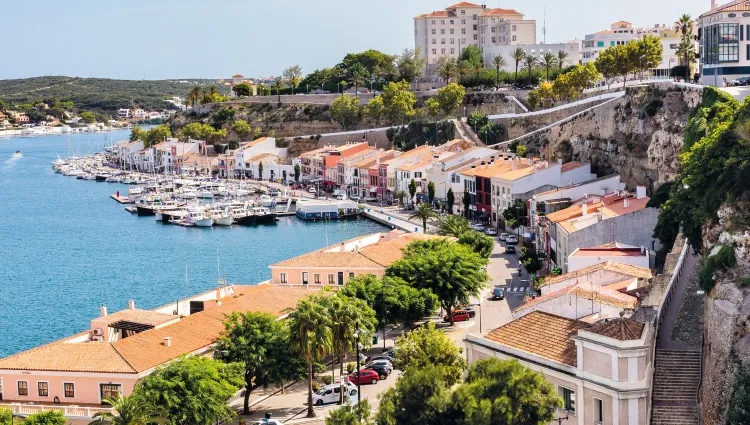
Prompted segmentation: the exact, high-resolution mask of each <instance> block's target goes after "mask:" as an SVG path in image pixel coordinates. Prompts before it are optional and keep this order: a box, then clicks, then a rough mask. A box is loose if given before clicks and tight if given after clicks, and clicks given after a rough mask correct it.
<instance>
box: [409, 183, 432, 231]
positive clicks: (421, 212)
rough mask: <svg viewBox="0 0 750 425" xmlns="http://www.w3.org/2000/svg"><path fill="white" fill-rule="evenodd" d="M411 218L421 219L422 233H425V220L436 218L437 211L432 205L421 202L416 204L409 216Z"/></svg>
mask: <svg viewBox="0 0 750 425" xmlns="http://www.w3.org/2000/svg"><path fill="white" fill-rule="evenodd" d="M412 181H414V180H412ZM410 190H411V188H410ZM413 218H416V219H419V220H422V231H423V232H424V233H427V220H430V219H433V218H438V213H437V211H435V210H434V209H432V205H430V204H429V203H427V202H422V203H421V204H419V205H418V206H417V208H416V209H415V210H414V212H413V213H412V214H411V215H410V216H409V220H411V219H413Z"/></svg>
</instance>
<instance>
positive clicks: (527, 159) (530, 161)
mask: <svg viewBox="0 0 750 425" xmlns="http://www.w3.org/2000/svg"><path fill="white" fill-rule="evenodd" d="M533 163H534V160H532V159H531V158H526V164H528V165H531V164H533Z"/></svg>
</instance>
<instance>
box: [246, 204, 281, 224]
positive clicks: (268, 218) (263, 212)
mask: <svg viewBox="0 0 750 425" xmlns="http://www.w3.org/2000/svg"><path fill="white" fill-rule="evenodd" d="M250 213H251V214H252V215H253V216H254V217H255V224H270V223H274V222H275V221H276V213H275V212H271V211H270V210H269V209H268V208H266V207H264V206H260V205H258V206H255V207H252V208H250Z"/></svg>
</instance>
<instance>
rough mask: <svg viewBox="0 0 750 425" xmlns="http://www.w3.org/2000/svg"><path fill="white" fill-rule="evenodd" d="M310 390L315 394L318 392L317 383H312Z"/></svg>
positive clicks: (318, 386) (318, 385)
mask: <svg viewBox="0 0 750 425" xmlns="http://www.w3.org/2000/svg"><path fill="white" fill-rule="evenodd" d="M312 390H313V392H315V393H317V392H318V391H320V384H318V383H317V382H315V381H313V383H312Z"/></svg>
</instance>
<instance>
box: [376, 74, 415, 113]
mask: <svg viewBox="0 0 750 425" xmlns="http://www.w3.org/2000/svg"><path fill="white" fill-rule="evenodd" d="M380 97H381V98H382V100H383V107H384V111H385V114H386V115H387V116H388V118H389V119H390V120H391V121H393V122H399V121H400V122H403V121H404V120H406V119H408V118H410V117H412V116H413V115H414V105H415V104H416V103H417V97H416V96H415V95H414V93H412V92H411V90H410V88H409V83H407V82H406V81H400V82H398V83H393V82H391V83H388V84H386V86H385V87H384V88H383V94H381V95H380Z"/></svg>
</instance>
